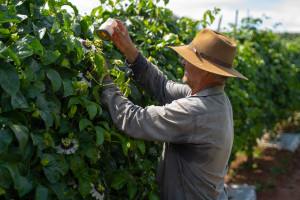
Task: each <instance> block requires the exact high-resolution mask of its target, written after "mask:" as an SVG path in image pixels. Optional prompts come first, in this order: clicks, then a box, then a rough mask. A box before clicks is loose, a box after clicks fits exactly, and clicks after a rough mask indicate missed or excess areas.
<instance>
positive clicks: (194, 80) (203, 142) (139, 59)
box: [101, 20, 248, 200]
mask: <svg viewBox="0 0 300 200" xmlns="http://www.w3.org/2000/svg"><path fill="white" fill-rule="evenodd" d="M117 23H118V26H117V27H115V28H114V31H115V33H114V35H113V38H112V40H113V42H114V43H115V45H117V47H118V48H119V49H120V51H122V52H123V53H124V54H125V56H126V58H127V59H128V61H129V63H130V64H128V66H129V67H131V68H132V70H133V72H134V79H135V80H136V81H137V82H138V83H139V84H140V85H141V86H142V87H144V88H145V89H147V90H148V91H149V92H150V94H152V95H153V96H154V97H155V98H156V99H157V100H158V101H160V102H161V103H162V105H163V106H148V107H146V108H141V107H140V106H137V105H134V104H133V103H132V102H130V101H129V100H128V99H127V98H125V97H123V96H122V93H120V90H119V88H118V87H117V86H116V85H113V84H109V83H112V82H113V81H112V80H111V79H109V78H108V79H104V81H103V84H104V85H106V86H104V87H103V93H102V96H101V101H102V103H103V104H104V105H107V107H108V108H109V112H110V114H111V117H112V120H113V121H114V123H115V124H116V126H117V127H118V128H119V129H121V130H123V131H125V132H126V133H127V134H128V135H130V136H132V137H134V138H138V139H144V140H150V141H160V142H164V151H163V155H162V158H161V162H160V165H159V169H158V172H157V183H158V186H159V189H160V195H161V199H165V200H184V199H186V200H193V199H195V200H196V199H197V200H198V199H227V194H226V190H225V188H224V181H225V175H226V173H227V162H228V159H229V156H230V152H231V148H232V143H233V117H232V108H231V105H230V101H229V100H228V98H227V96H226V94H225V93H224V80H226V79H223V77H237V78H243V79H245V80H248V79H247V78H246V77H245V76H243V75H242V74H240V73H239V72H237V71H236V70H235V69H233V67H232V64H233V60H234V56H235V51H236V43H235V42H234V41H233V40H231V39H230V38H228V37H227V36H225V35H222V34H220V33H218V32H214V31H211V30H207V29H204V30H202V31H201V32H200V33H199V34H198V35H197V36H196V37H195V39H194V40H193V41H192V42H191V43H190V44H189V45H186V46H181V47H172V49H174V50H175V51H176V52H177V53H178V54H180V55H181V56H182V57H183V58H184V61H183V62H182V63H183V65H184V66H185V70H186V72H185V75H184V77H183V82H184V83H186V84H187V85H183V84H179V83H174V82H172V81H169V80H168V79H167V78H166V77H165V76H164V75H163V73H162V72H161V71H159V70H158V68H157V67H156V66H154V65H152V64H151V63H150V62H149V61H147V60H146V59H145V58H144V57H143V56H142V55H141V54H140V53H139V51H138V50H137V49H136V47H135V46H134V45H133V43H132V41H131V40H130V38H129V35H128V32H127V30H126V28H125V27H124V25H123V24H122V23H121V22H120V21H118V20H117ZM220 77H221V78H220Z"/></svg>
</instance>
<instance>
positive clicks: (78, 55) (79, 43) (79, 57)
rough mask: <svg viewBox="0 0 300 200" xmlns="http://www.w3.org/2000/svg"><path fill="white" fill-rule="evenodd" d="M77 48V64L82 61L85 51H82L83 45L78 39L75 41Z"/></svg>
mask: <svg viewBox="0 0 300 200" xmlns="http://www.w3.org/2000/svg"><path fill="white" fill-rule="evenodd" d="M75 48H76V50H77V51H76V52H77V62H80V61H81V58H82V55H83V50H82V45H81V42H80V41H79V40H77V39H75Z"/></svg>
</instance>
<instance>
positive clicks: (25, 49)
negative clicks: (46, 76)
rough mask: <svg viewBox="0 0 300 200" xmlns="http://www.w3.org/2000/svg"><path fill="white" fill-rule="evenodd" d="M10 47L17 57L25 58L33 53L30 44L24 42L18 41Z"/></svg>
mask: <svg viewBox="0 0 300 200" xmlns="http://www.w3.org/2000/svg"><path fill="white" fill-rule="evenodd" d="M10 49H11V50H12V51H13V52H14V53H15V54H16V55H17V56H18V57H19V58H26V57H29V56H31V55H33V49H32V46H31V45H29V44H28V43H26V42H23V41H19V42H16V43H15V44H13V45H11V46H10Z"/></svg>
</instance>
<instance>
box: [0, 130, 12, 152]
mask: <svg viewBox="0 0 300 200" xmlns="http://www.w3.org/2000/svg"><path fill="white" fill-rule="evenodd" d="M12 140H13V136H12V134H11V133H10V132H9V131H8V130H6V129H1V130H0V154H1V153H2V152H5V151H6V150H7V148H8V145H9V144H10V143H11V141H12Z"/></svg>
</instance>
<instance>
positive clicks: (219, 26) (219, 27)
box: [217, 15, 223, 32]
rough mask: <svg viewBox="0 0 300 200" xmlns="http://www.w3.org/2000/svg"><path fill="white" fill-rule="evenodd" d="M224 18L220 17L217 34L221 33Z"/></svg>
mask: <svg viewBox="0 0 300 200" xmlns="http://www.w3.org/2000/svg"><path fill="white" fill-rule="evenodd" d="M222 17H223V15H221V17H220V19H219V24H218V29H217V32H219V31H220V29H221V23H222Z"/></svg>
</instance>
